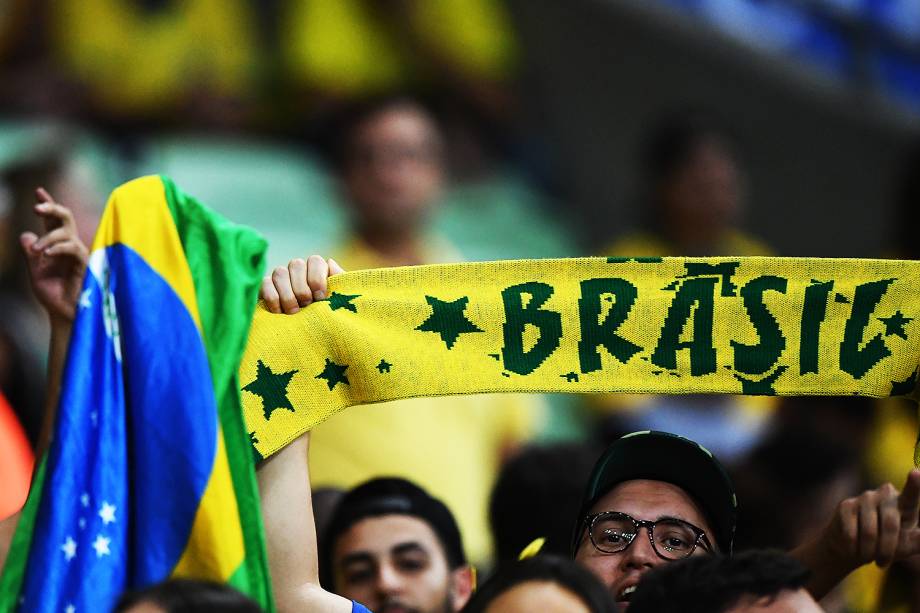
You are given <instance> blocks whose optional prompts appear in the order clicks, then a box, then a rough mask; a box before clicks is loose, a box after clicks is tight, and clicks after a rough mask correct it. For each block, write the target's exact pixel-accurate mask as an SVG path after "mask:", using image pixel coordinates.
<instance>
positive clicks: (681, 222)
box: [657, 138, 742, 255]
mask: <svg viewBox="0 0 920 613" xmlns="http://www.w3.org/2000/svg"><path fill="white" fill-rule="evenodd" d="M741 195H742V177H741V171H740V169H739V168H738V165H737V162H736V161H735V158H734V156H733V155H732V153H731V151H730V150H729V148H728V147H727V146H726V145H725V144H723V143H722V142H721V141H720V140H718V139H716V138H708V139H703V140H700V141H699V142H698V143H697V144H696V145H695V146H694V147H693V148H692V149H691V150H690V151H689V153H688V155H687V158H686V159H685V160H684V162H683V163H682V164H680V165H679V166H677V167H676V168H675V169H674V170H673V171H672V172H671V173H670V174H669V175H668V176H667V177H665V178H664V179H663V180H662V181H661V183H660V184H659V186H658V188H657V198H658V203H659V206H660V210H661V213H662V215H663V216H664V221H665V225H666V227H667V229H668V232H669V234H671V235H672V236H674V237H676V238H677V239H678V242H680V243H683V244H685V245H694V244H699V245H702V246H704V247H705V245H706V243H710V242H713V241H717V240H718V239H719V237H720V236H721V234H722V233H723V232H724V231H725V230H727V229H729V228H731V227H733V226H735V225H736V224H737V223H738V220H739V218H740V215H741ZM687 255H690V254H687Z"/></svg>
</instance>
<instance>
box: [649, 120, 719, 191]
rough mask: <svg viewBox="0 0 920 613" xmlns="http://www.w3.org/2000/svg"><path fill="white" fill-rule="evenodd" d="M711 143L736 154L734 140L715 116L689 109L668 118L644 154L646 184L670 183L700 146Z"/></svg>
mask: <svg viewBox="0 0 920 613" xmlns="http://www.w3.org/2000/svg"><path fill="white" fill-rule="evenodd" d="M712 141H715V142H718V143H719V144H720V145H723V146H724V147H726V148H727V149H728V150H729V151H730V152H731V153H736V140H735V137H734V136H733V135H732V133H731V132H730V131H729V129H728V128H727V127H726V126H725V125H724V124H723V122H722V120H721V119H720V118H718V117H717V116H716V115H715V114H714V113H712V112H710V111H706V110H701V109H688V110H683V111H680V112H676V113H672V114H670V115H667V116H665V117H664V118H663V119H661V120H660V121H659V122H658V123H657V124H656V125H655V127H654V128H652V130H651V131H650V132H649V136H648V138H647V140H646V141H645V145H644V147H643V150H642V162H643V167H644V169H645V173H646V177H645V178H646V181H647V182H648V183H649V184H650V185H655V184H657V183H659V182H660V181H662V180H664V179H667V178H668V177H669V176H671V174H672V173H673V172H674V171H675V170H677V169H678V168H680V167H681V166H682V165H683V164H685V163H686V162H687V161H688V160H689V159H690V157H691V156H692V155H693V153H694V152H695V151H696V149H697V148H698V147H699V146H700V145H702V144H704V143H708V142H712Z"/></svg>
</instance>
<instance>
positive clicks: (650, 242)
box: [602, 230, 773, 256]
mask: <svg viewBox="0 0 920 613" xmlns="http://www.w3.org/2000/svg"><path fill="white" fill-rule="evenodd" d="M678 251H679V250H678V249H676V248H675V247H674V245H671V244H670V243H668V242H667V241H666V240H665V239H663V238H661V237H659V236H656V235H654V234H645V233H636V234H628V235H626V236H624V237H622V238H620V239H619V240H617V241H616V242H614V243H613V244H612V245H610V246H608V247H607V249H605V250H603V252H602V255H607V256H656V255H658V256H681V255H688V254H686V253H678ZM706 255H713V256H718V255H727V256H732V255H738V256H751V255H773V250H772V249H770V247H768V246H767V244H766V243H763V242H761V241H760V240H758V239H756V238H754V237H753V236H749V235H747V234H745V233H743V232H739V231H738V230H729V231H727V232H726V233H725V236H723V237H722V240H721V241H720V243H719V244H718V245H717V246H716V247H715V249H714V252H713V253H707V254H706Z"/></svg>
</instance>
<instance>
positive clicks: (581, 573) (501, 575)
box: [463, 555, 618, 613]
mask: <svg viewBox="0 0 920 613" xmlns="http://www.w3.org/2000/svg"><path fill="white" fill-rule="evenodd" d="M617 610H618V608H617V605H616V603H615V602H613V599H612V598H611V596H610V594H609V593H608V592H607V589H606V588H605V587H604V586H603V585H602V584H601V583H600V582H599V581H598V580H597V579H596V578H595V577H594V575H592V574H591V573H590V572H588V571H587V570H585V569H584V568H582V567H581V566H580V565H579V564H577V563H575V562H574V561H573V560H571V559H569V558H562V557H556V556H547V555H538V556H537V557H535V558H530V559H527V560H523V561H521V562H513V563H510V564H508V565H506V566H503V567H499V569H498V571H497V572H496V573H495V575H493V576H492V578H491V579H489V580H488V581H486V582H485V584H483V586H482V587H481V588H479V590H477V591H476V593H475V594H474V595H473V598H472V599H471V600H470V602H469V604H468V605H467V606H466V608H465V609H463V612H464V613H528V612H530V611H546V612H548V613H616V611H617Z"/></svg>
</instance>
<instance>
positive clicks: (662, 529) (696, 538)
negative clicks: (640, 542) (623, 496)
mask: <svg viewBox="0 0 920 613" xmlns="http://www.w3.org/2000/svg"><path fill="white" fill-rule="evenodd" d="M585 525H587V526H588V536H589V537H590V538H591V544H592V545H594V548H595V549H597V550H598V551H600V552H602V553H619V552H621V551H625V550H626V549H627V548H628V547H629V546H630V545H632V543H633V541H635V540H636V535H637V534H639V528H645V529H646V530H647V531H648V540H649V541H650V542H651V543H652V549H654V550H655V553H656V554H658V557H659V558H663V559H665V560H680V559H683V558H686V557H689V556H690V555H692V554H693V552H694V551H696V548H697V546H699V547H702V548H703V549H704V550H705V551H707V552H709V553H712V551H713V547H712V543H710V542H709V538H707V536H706V533H705V532H704V531H703V530H701V529H699V528H697V527H696V526H694V525H693V524H691V523H690V522H686V521H684V520H682V519H676V518H673V517H662V518H661V519H659V520H656V521H648V520H644V519H634V518H632V517H630V516H629V515H627V514H626V513H620V512H618V511H604V512H603V513H595V514H593V515H589V516H587V517H586V518H585Z"/></svg>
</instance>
